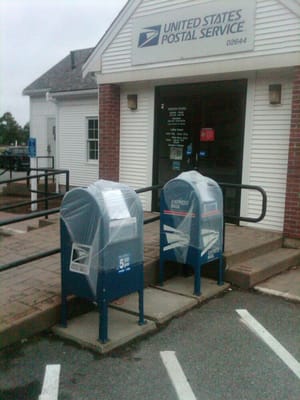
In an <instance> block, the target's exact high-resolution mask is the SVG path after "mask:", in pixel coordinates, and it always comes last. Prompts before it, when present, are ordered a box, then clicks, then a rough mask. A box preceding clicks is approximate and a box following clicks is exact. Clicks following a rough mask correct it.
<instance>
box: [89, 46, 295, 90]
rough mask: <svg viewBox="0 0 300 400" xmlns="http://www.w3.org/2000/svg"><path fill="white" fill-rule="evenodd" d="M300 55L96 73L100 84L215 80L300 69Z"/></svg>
mask: <svg viewBox="0 0 300 400" xmlns="http://www.w3.org/2000/svg"><path fill="white" fill-rule="evenodd" d="M299 60H300V52H294V53H288V54H275V55H274V54H273V55H269V56H267V55H265V56H263V57H262V56H257V57H248V58H242V59H234V60H226V61H216V60H214V61H213V62H207V63H201V64H199V63H194V64H189V65H177V66H168V67H160V68H159V67H158V68H155V67H152V68H150V69H143V70H138V69H137V70H133V71H124V72H121V71H120V72H113V73H109V74H101V73H97V72H96V73H95V75H96V78H97V83H98V84H105V83H125V82H132V81H134V82H137V81H153V80H160V79H170V78H178V77H189V76H195V75H197V76H211V75H212V74H224V73H233V72H244V71H255V70H265V69H275V68H283V67H292V66H297V65H299Z"/></svg>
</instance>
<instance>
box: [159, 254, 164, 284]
mask: <svg viewBox="0 0 300 400" xmlns="http://www.w3.org/2000/svg"><path fill="white" fill-rule="evenodd" d="M164 267H165V266H164V259H163V257H162V256H160V258H159V285H160V286H163V285H164V275H165V271H164Z"/></svg>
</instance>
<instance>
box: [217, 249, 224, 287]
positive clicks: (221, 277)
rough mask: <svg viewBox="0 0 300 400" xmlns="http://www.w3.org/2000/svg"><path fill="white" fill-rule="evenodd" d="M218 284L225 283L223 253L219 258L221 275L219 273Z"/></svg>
mask: <svg viewBox="0 0 300 400" xmlns="http://www.w3.org/2000/svg"><path fill="white" fill-rule="evenodd" d="M218 285H219V286H222V285H224V278H223V255H222V254H221V255H220V259H219V275H218Z"/></svg>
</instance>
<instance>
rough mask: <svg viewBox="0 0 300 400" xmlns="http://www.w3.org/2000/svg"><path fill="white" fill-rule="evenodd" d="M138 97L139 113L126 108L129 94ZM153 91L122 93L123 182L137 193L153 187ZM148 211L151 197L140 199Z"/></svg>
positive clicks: (121, 143)
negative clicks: (142, 189)
mask: <svg viewBox="0 0 300 400" xmlns="http://www.w3.org/2000/svg"><path fill="white" fill-rule="evenodd" d="M131 93H136V94H137V95H138V109H137V110H135V111H131V110H129V109H128V107H127V94H131ZM153 113H154V88H153V87H139V88H138V89H136V88H133V87H123V88H122V90H121V134H120V182H123V183H125V184H127V185H129V186H131V187H133V188H134V189H138V188H143V187H146V186H151V185H152V159H153V118H154V117H153ZM141 200H142V202H143V206H144V209H145V210H150V209H151V195H150V194H144V195H141Z"/></svg>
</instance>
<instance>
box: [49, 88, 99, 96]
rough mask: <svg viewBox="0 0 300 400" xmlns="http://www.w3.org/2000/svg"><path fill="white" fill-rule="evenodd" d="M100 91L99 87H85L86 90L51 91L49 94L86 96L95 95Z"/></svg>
mask: <svg viewBox="0 0 300 400" xmlns="http://www.w3.org/2000/svg"><path fill="white" fill-rule="evenodd" d="M97 93H98V89H97V88H96V89H84V90H69V91H64V92H51V91H49V94H50V95H51V97H53V98H55V97H62V96H86V95H93V94H96V95H97Z"/></svg>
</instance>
